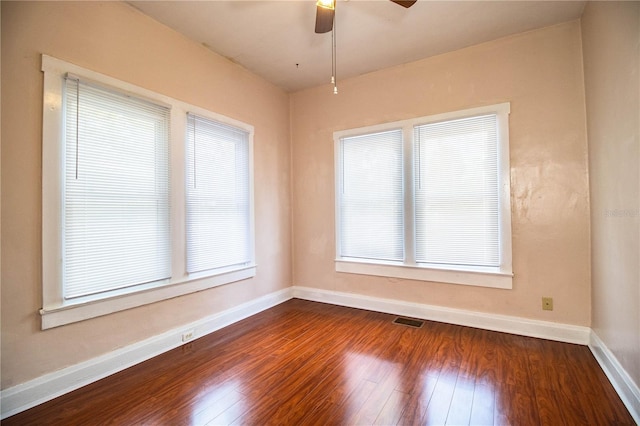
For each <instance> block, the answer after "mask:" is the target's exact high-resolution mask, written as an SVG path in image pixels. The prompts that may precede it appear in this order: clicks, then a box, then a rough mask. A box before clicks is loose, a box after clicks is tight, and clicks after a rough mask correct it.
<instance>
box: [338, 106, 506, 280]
mask: <svg viewBox="0 0 640 426" xmlns="http://www.w3.org/2000/svg"><path fill="white" fill-rule="evenodd" d="M510 112H511V106H510V103H509V102H504V103H500V104H495V105H487V106H481V107H476V108H469V109H464V110H459V111H451V112H446V113H442V114H435V115H430V116H424V117H418V118H412V119H408V120H402V121H395V122H390V123H384V124H378V125H373V126H366V127H360V128H355V129H348V130H342V131H336V132H334V134H333V139H334V160H335V161H334V162H335V191H336V192H335V224H336V226H335V229H336V231H335V235H336V258H335V270H336V272H343V273H351V274H362V275H374V276H381V277H390V278H402V279H410V280H417V281H430V282H440V283H448V284H462V285H471V286H479V287H491V288H501V289H511V288H513V270H512V241H511V182H510V163H509V114H510ZM487 114H495V115H496V117H497V132H498V185H499V211H498V214H499V240H500V266H499V267H495V268H494V267H463V266H453V265H436V264H417V263H416V261H415V238H416V237H415V197H414V173H415V170H414V169H415V165H414V153H415V150H414V144H415V141H414V127H416V126H420V125H424V124H430V123H436V122H442V121H449V120H457V119H462V118H469V117H475V116H480V115H487ZM392 129H402V134H403V165H404V177H403V178H404V179H403V182H404V241H405V245H404V250H405V257H404V261H403V262H383V261H374V260H367V259H356V258H348V257H341V256H340V242H341V236H340V226H339V224H340V223H341V222H340V221H341V217H340V214H341V212H340V197H339V192H338V191H339V190H340V185H341V180H340V179H341V177H340V176H341V165H340V164H341V158H340V155H341V149H340V148H341V139H342V138H346V137H353V136H359V135H366V134H370V133H377V132H383V131H388V130H392Z"/></svg>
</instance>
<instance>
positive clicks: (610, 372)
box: [589, 330, 640, 424]
mask: <svg viewBox="0 0 640 426" xmlns="http://www.w3.org/2000/svg"><path fill="white" fill-rule="evenodd" d="M589 349H591V352H592V353H593V356H594V357H595V358H596V360H597V361H598V364H600V367H602V370H603V371H604V373H605V374H606V375H607V378H608V379H609V381H610V382H611V384H612V385H613V387H614V388H615V390H616V392H617V393H618V395H619V396H620V399H621V400H622V402H623V403H624V405H625V406H626V407H627V410H629V413H630V414H631V416H632V417H633V419H634V420H635V421H636V423H637V424H640V388H639V387H638V384H637V383H634V381H633V379H632V378H631V376H629V373H627V371H626V370H625V369H624V368H623V367H622V365H620V362H618V359H617V358H616V356H615V355H614V354H613V353H612V352H611V351H610V350H609V348H608V347H607V346H606V345H605V344H604V342H603V341H602V340H600V338H599V337H598V335H597V334H596V333H595V332H594V331H593V330H592V331H591V340H590V342H589Z"/></svg>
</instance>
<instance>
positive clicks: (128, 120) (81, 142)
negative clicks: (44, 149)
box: [63, 79, 171, 299]
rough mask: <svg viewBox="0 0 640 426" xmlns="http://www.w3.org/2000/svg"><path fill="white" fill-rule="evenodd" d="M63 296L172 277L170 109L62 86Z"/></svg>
mask: <svg viewBox="0 0 640 426" xmlns="http://www.w3.org/2000/svg"><path fill="white" fill-rule="evenodd" d="M64 111H65V124H66V131H65V182H64V244H63V245H64V262H63V263H64V267H63V269H64V272H63V275H64V277H63V282H64V284H63V287H64V297H65V298H67V299H69V298H74V297H79V296H84V295H89V294H95V293H100V292H105V291H109V290H114V289H119V288H124V287H130V286H135V285H137V284H144V283H149V282H154V281H158V280H163V279H168V278H170V276H171V270H170V269H171V242H170V232H169V228H170V225H169V159H168V155H169V137H168V135H169V109H168V108H166V107H163V106H159V105H155V104H152V103H149V102H147V101H145V100H142V99H137V98H134V97H131V96H126V95H124V94H120V93H117V92H114V91H111V90H108V89H105V88H101V87H97V86H93V85H91V84H85V83H83V82H80V81H78V80H73V79H67V80H66V83H65V110H64Z"/></svg>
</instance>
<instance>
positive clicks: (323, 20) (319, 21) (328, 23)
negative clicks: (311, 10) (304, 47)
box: [316, 6, 336, 34]
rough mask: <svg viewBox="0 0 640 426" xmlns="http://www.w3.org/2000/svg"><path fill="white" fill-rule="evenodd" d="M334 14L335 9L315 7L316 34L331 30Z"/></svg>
mask: <svg viewBox="0 0 640 426" xmlns="http://www.w3.org/2000/svg"><path fill="white" fill-rule="evenodd" d="M335 13H336V11H335V9H327V8H325V7H322V6H316V33H318V34H322V33H328V32H329V31H331V30H332V29H333V17H334V16H335Z"/></svg>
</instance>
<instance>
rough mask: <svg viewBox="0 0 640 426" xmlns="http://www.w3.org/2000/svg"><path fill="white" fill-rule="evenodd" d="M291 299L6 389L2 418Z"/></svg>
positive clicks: (246, 306) (268, 301)
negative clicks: (184, 336)
mask: <svg viewBox="0 0 640 426" xmlns="http://www.w3.org/2000/svg"><path fill="white" fill-rule="evenodd" d="M291 297H292V290H291V287H289V288H286V289H283V290H280V291H277V292H274V293H270V294H267V295H265V296H262V297H259V298H257V299H254V300H251V301H249V302H246V303H243V304H241V305H238V306H236V307H233V308H231V309H227V310H226V311H223V312H220V313H217V314H215V315H211V316H209V317H206V318H203V319H201V320H199V321H196V322H193V323H191V324H185V325H183V326H181V327H179V328H176V329H173V330H170V331H167V332H165V333H162V334H160V335H157V336H154V337H151V338H149V339H146V340H143V341H141V342H137V343H134V344H133V345H130V346H126V347H124V348H121V349H118V350H115V351H113V352H109V353H107V354H105V355H102V356H99V357H97V358H93V359H90V360H88V361H84V362H81V363H79V364H76V365H73V366H70V367H67V368H63V369H61V370H58V371H55V372H52V373H49V374H45V375H44V376H40V377H38V378H36V379H33V380H30V381H28V382H26V383H22V384H19V385H16V386H14V387H11V388H8V389H6V390H3V391H2V392H0V407H1V412H0V418H2V419H5V418H7V417H9V416H12V415H14V414H17V413H19V412H21V411H24V410H27V409H29V408H31V407H34V406H36V405H38V404H42V403H43V402H46V401H49V400H51V399H53V398H56V397H58V396H60V395H63V394H65V393H68V392H71V391H73V390H76V389H78V388H81V387H82V386H85V385H88V384H89V383H93V382H95V381H97V380H100V379H102V378H104V377H107V376H110V375H112V374H114V373H117V372H119V371H122V370H124V369H126V368H129V367H131V366H133V365H135V364H138V363H140V362H142V361H146V360H148V359H150V358H153V357H154V356H157V355H160V354H161V353H163V352H166V351H168V350H171V349H174V348H176V347H178V346H180V345H183V344H184V342H183V341H182V333H184V332H186V331H191V330H193V338H194V339H197V338H198V337H202V336H205V335H207V334H209V333H212V332H214V331H216V330H219V329H221V328H224V327H226V326H228V325H230V324H233V323H235V322H238V321H240V320H243V319H245V318H247V317H250V316H251V315H255V314H257V313H258V312H261V311H263V310H265V309H269V308H271V307H273V306H276V305H278V304H280V303H282V302H285V301H287V300H289V299H291Z"/></svg>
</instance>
